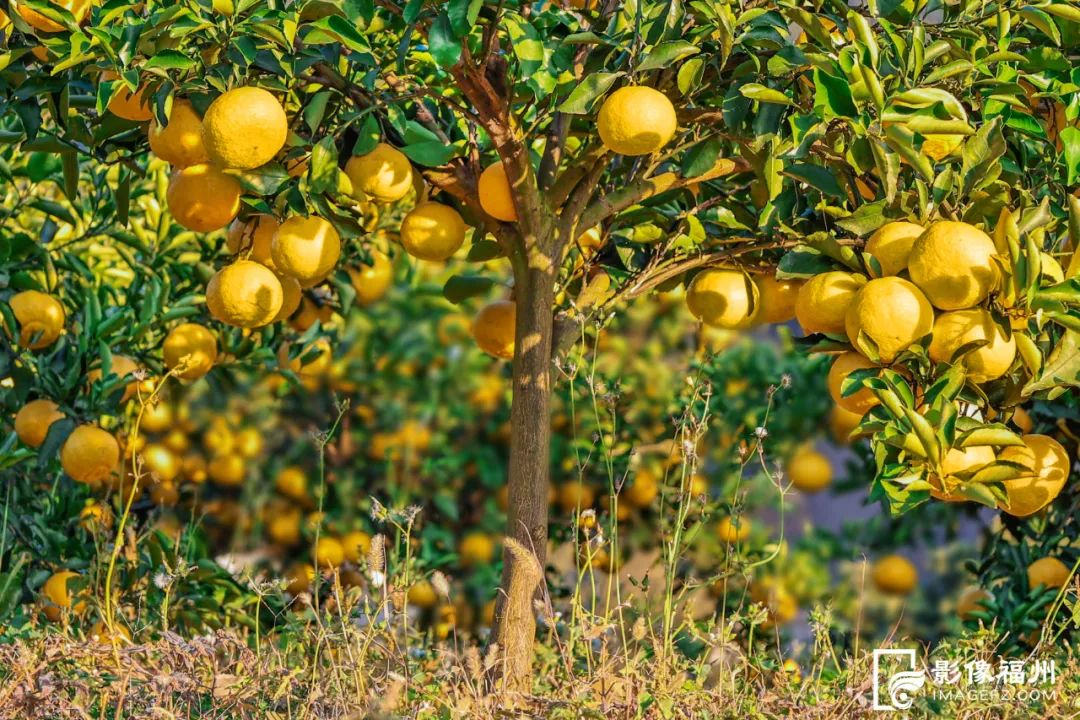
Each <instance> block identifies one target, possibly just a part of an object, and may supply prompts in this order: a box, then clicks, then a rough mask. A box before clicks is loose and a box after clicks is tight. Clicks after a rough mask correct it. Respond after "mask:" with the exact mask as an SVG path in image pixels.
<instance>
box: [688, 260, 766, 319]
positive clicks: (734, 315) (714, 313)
mask: <svg viewBox="0 0 1080 720" xmlns="http://www.w3.org/2000/svg"><path fill="white" fill-rule="evenodd" d="M755 291H756V287H755V286H754V283H753V281H752V280H750V279H749V278H748V277H747V276H746V275H745V274H744V273H743V272H742V271H741V270H728V269H712V270H702V271H701V272H699V273H698V274H697V275H695V276H694V279H693V281H692V282H691V283H690V287H689V288H688V289H687V291H686V306H687V307H688V308H689V309H690V312H691V313H692V314H693V316H694V317H696V318H697V319H698V320H701V321H702V322H703V323H705V324H706V325H711V326H713V327H718V328H723V329H727V330H736V329H739V328H745V327H748V326H749V325H750V323H752V322H753V320H754V314H755V313H756V311H757V298H756V297H754V293H755Z"/></svg>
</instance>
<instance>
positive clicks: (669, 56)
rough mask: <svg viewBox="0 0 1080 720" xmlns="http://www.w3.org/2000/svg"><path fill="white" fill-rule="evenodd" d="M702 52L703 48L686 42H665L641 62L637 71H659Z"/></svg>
mask: <svg viewBox="0 0 1080 720" xmlns="http://www.w3.org/2000/svg"><path fill="white" fill-rule="evenodd" d="M699 52H701V48H700V47H698V46H697V45H695V44H693V43H689V42H686V41H685V40H673V41H670V42H664V43H660V44H659V45H657V46H656V47H655V48H653V49H652V50H651V51H650V52H649V54H648V55H646V56H645V59H644V60H642V61H641V64H640V65H638V67H637V69H638V71H639V72H647V71H649V70H658V69H660V68H665V67H667V66H668V65H670V64H672V63H673V62H676V61H678V60H682V59H683V58H684V57H690V56H691V55H695V54H697V53H699Z"/></svg>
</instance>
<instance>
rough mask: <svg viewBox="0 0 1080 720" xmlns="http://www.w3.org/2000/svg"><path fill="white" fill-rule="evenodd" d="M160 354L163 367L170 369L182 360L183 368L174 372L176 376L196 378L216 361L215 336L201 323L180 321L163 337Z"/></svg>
mask: <svg viewBox="0 0 1080 720" xmlns="http://www.w3.org/2000/svg"><path fill="white" fill-rule="evenodd" d="M162 354H163V356H164V359H165V367H167V368H169V369H170V370H172V369H173V368H175V367H178V366H179V365H180V364H181V362H184V369H183V370H182V371H180V372H178V373H176V376H177V377H180V378H183V379H184V380H198V379H199V378H201V377H202V376H203V375H205V374H206V373H208V372H210V368H212V367H214V363H215V362H216V361H217V338H215V337H214V334H213V333H212V332H210V331H209V330H207V329H206V328H205V327H203V326H202V325H197V324H195V323H182V324H180V325H177V326H176V327H174V328H173V329H172V331H171V332H170V333H169V335H168V337H166V338H165V343H164V344H163V345H162ZM185 358H186V361H185Z"/></svg>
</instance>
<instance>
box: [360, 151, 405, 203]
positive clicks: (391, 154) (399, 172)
mask: <svg viewBox="0 0 1080 720" xmlns="http://www.w3.org/2000/svg"><path fill="white" fill-rule="evenodd" d="M345 174H346V175H347V176H348V177H349V180H350V181H351V182H352V186H353V191H354V192H356V191H359V192H361V193H363V194H364V196H367V197H369V198H371V199H373V200H375V201H377V202H382V203H392V202H397V201H398V200H400V199H401V198H403V197H405V196H406V195H407V194H408V193H409V190H410V189H411V188H412V184H413V173H412V164H411V163H410V162H409V158H407V157H406V156H405V154H404V153H403V152H401V151H400V150H398V149H397V148H395V147H393V146H391V145H387V144H386V143H382V142H381V143H379V144H378V145H376V146H375V147H374V149H372V151H371V152H369V153H367V154H366V155H357V156H356V157H352V158H349V161H348V162H347V163H345Z"/></svg>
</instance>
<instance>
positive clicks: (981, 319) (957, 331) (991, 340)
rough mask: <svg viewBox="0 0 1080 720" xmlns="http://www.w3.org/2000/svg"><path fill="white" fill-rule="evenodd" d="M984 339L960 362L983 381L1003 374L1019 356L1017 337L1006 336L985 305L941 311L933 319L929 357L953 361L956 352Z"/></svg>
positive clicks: (976, 378) (970, 375) (975, 378)
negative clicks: (984, 307) (979, 345)
mask: <svg viewBox="0 0 1080 720" xmlns="http://www.w3.org/2000/svg"><path fill="white" fill-rule="evenodd" d="M982 340H985V341H987V344H986V345H983V346H982V347H978V348H976V349H974V350H970V351H969V352H967V353H966V354H965V355H964V356H963V357H962V358H960V360H959V362H960V363H961V364H962V365H963V366H964V368H965V369H966V370H967V376H968V379H970V380H971V381H972V382H976V383H983V382H987V381H989V380H996V379H997V378H999V377H1001V376H1002V375H1004V374H1005V373H1006V372H1007V371H1008V369H1009V368H1010V367H1011V366H1012V364H1013V360H1015V359H1016V338H1014V337H1012V336H1010V337H1008V338H1006V337H1005V332H1004V331H1003V330H1002V329H1001V326H999V325H998V324H997V323H996V322H994V318H993V316H992V315H990V313H989V312H987V311H986V310H983V309H982V308H972V309H971V310H954V311H952V312H945V313H941V314H940V315H938V316H937V319H936V320H935V321H934V336H933V338H932V339H931V340H930V348H929V352H930V359H931V360H933V361H934V362H937V363H951V362H952V361H953V356H954V355H955V354H956V352H957V351H958V350H959V349H960V348H962V347H964V346H965V345H969V344H970V343H974V342H978V341H982Z"/></svg>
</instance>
